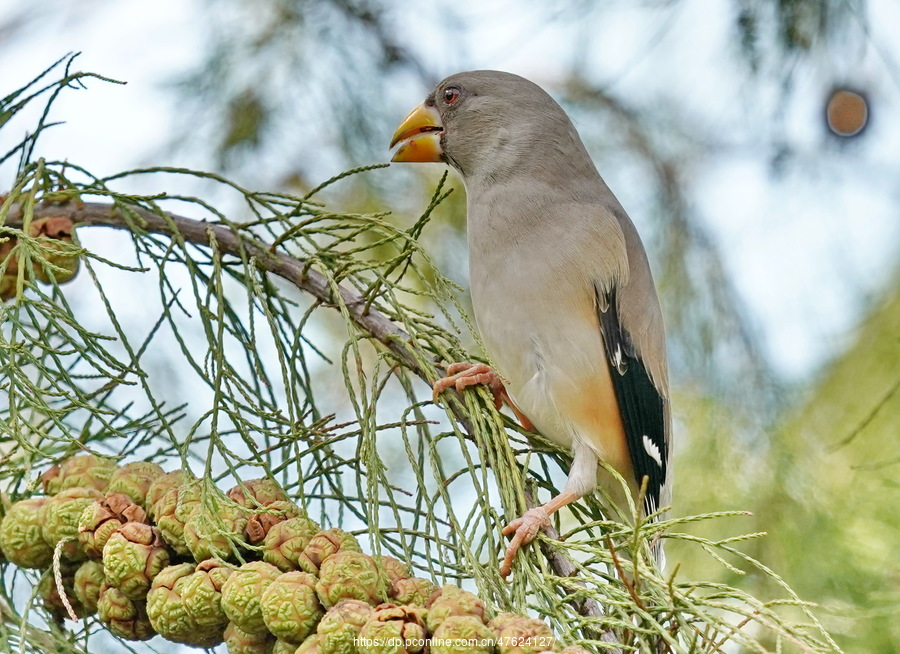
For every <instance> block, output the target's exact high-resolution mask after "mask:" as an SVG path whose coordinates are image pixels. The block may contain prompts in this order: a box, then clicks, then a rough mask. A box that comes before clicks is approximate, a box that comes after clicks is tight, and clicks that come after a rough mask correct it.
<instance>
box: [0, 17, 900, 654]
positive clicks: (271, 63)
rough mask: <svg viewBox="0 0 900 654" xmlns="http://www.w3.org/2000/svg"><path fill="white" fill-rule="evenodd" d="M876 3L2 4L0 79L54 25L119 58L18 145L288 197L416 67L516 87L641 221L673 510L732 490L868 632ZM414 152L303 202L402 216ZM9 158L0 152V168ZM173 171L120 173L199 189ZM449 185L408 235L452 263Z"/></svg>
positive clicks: (19, 74) (853, 640) (397, 103)
mask: <svg viewBox="0 0 900 654" xmlns="http://www.w3.org/2000/svg"><path fill="white" fill-rule="evenodd" d="M898 28H900V3H898V2H897V1H896V0H868V1H866V0H719V1H718V2H709V1H705V0H643V1H640V2H634V1H633V0H628V1H626V0H618V1H615V0H613V1H608V2H591V1H588V0H582V1H578V0H573V1H571V2H568V3H541V2H537V1H520V2H511V1H501V0H481V1H479V2H470V1H468V0H456V1H454V2H444V1H435V2H429V3H425V2H416V3H411V2H407V3H397V2H391V1H390V0H252V1H251V0H231V1H230V2H222V1H216V0H158V1H156V2H153V3H127V2H113V1H112V0H81V1H79V2H73V1H71V0H68V1H66V0H6V2H5V3H3V5H2V6H0V70H2V71H3V73H2V75H0V80H2V86H3V88H2V89H0V93H6V92H9V91H12V90H13V89H15V88H18V87H20V86H22V85H24V84H25V83H27V82H28V81H29V80H31V79H32V78H33V77H34V76H35V75H36V74H37V73H38V72H39V71H41V70H43V69H44V68H46V67H47V66H49V65H50V64H51V63H52V62H53V61H55V60H57V59H59V58H60V57H62V56H63V55H65V54H66V53H67V52H72V51H80V52H82V53H83V54H82V55H81V57H80V58H79V59H78V61H77V67H78V68H79V69H81V70H90V71H94V72H97V73H100V74H102V75H105V76H108V77H111V78H114V79H117V80H121V81H124V82H127V84H126V85H125V86H118V85H112V84H103V83H100V82H91V83H90V91H89V92H87V93H67V94H64V95H63V96H62V97H61V99H60V101H59V103H58V105H57V106H56V107H55V110H54V115H55V116H57V117H63V118H64V119H65V121H66V123H65V124H63V125H60V126H57V127H55V128H54V129H52V130H50V131H48V132H47V134H46V135H45V136H44V137H43V140H42V141H41V143H40V146H39V151H38V154H41V155H45V156H47V157H49V158H54V159H71V160H73V161H77V163H78V164H79V165H81V166H84V167H85V168H87V169H89V170H91V171H92V172H93V173H94V174H95V175H98V176H103V175H110V174H113V173H117V172H120V171H123V170H126V169H132V168H138V167H142V166H148V165H171V166H184V167H192V168H198V169H204V170H212V171H216V172H220V173H222V174H224V175H227V176H228V177H230V178H231V179H233V180H235V181H236V182H237V183H239V184H241V185H242V186H244V187H249V188H258V189H278V190H287V191H290V192H298V193H301V194H302V193H304V192H306V191H307V190H309V189H311V188H313V187H315V186H317V185H318V184H319V183H321V182H322V181H324V180H326V179H328V178H330V177H332V176H334V175H336V174H338V173H340V172H342V171H344V170H346V169H349V168H353V167H356V166H362V165H368V164H372V163H379V162H384V161H386V160H387V159H388V157H389V153H388V151H387V143H388V141H389V140H390V135H391V133H392V132H393V130H394V128H395V126H396V125H397V124H398V123H399V121H400V120H401V119H402V117H403V116H404V115H405V114H406V113H407V112H408V110H409V109H411V108H412V107H413V106H415V105H416V104H418V103H419V102H420V101H421V100H422V99H423V98H424V96H425V94H426V93H427V92H428V91H429V90H430V88H431V87H432V86H433V84H434V83H435V82H437V81H438V80H440V79H441V78H443V77H445V76H446V75H449V74H452V73H455V72H458V71H461V70H466V69H476V68H493V69H502V70H507V71H511V72H515V73H518V74H520V75H523V76H525V77H528V78H530V79H532V80H534V81H535V82H537V83H539V84H541V85H542V86H544V87H545V88H546V89H547V90H548V91H549V92H550V93H551V94H552V95H553V96H554V97H555V98H557V99H558V100H559V101H560V102H561V103H562V104H563V105H564V106H565V107H566V109H567V111H568V112H569V114H570V115H571V116H572V117H573V119H574V121H575V123H576V126H577V127H578V129H579V131H580V133H581V135H582V137H583V138H584V140H585V142H586V144H587V146H588V149H589V150H590V152H591V153H592V155H593V157H594V160H595V162H596V164H597V166H598V168H599V170H600V172H601V174H602V175H603V176H604V177H605V179H606V181H607V182H608V184H609V185H610V187H611V188H612V189H613V190H614V192H615V193H616V194H617V196H618V197H619V199H620V200H621V201H622V203H623V205H624V206H625V207H626V209H627V210H628V212H629V213H630V215H631V217H632V219H633V220H634V222H635V223H636V224H637V226H638V229H639V230H640V232H641V233H642V235H643V237H644V240H645V242H646V244H647V246H648V250H649V253H650V259H651V262H652V265H653V268H654V273H655V276H656V279H657V283H658V285H659V287H660V290H661V295H662V301H663V304H664V311H665V315H666V320H667V329H668V333H669V339H670V343H671V360H672V364H671V367H672V376H673V386H674V406H675V415H676V420H677V438H678V443H677V460H676V464H675V465H676V497H675V505H674V510H675V512H676V513H677V514H679V515H685V514H691V513H702V512H709V511H717V510H725V509H748V510H750V511H752V512H753V514H754V515H753V517H752V518H750V519H745V520H744V521H742V522H741V523H740V524H739V525H735V529H736V531H766V532H768V533H769V536H768V537H767V538H765V539H762V540H759V541H755V542H754V543H753V544H752V545H748V546H747V547H748V548H749V549H750V551H751V552H753V553H754V555H755V556H757V557H758V558H760V559H761V560H762V561H764V562H765V563H766V565H768V566H769V567H771V568H773V569H775V570H776V571H778V572H780V573H781V574H783V576H784V578H785V580H786V581H787V582H788V583H790V584H791V585H793V586H794V588H795V589H796V590H797V591H798V592H799V594H800V595H801V596H802V597H803V598H805V599H808V600H810V601H813V602H819V603H821V604H822V605H824V606H825V607H826V611H825V613H826V615H825V618H826V624H827V625H828V626H829V627H830V628H831V629H833V630H834V631H836V632H837V633H838V634H839V636H840V638H839V640H840V642H841V643H842V644H844V645H845V646H846V647H847V649H848V651H858V652H895V651H897V646H896V643H897V642H900V564H898V561H900V508H898V507H900V484H898V473H900V393H898V388H900V265H898V253H900V184H898V182H900V157H898V155H897V152H898V151H900V129H898V122H900V121H898V119H900V41H898V40H897V37H896V35H897V32H898ZM37 117H38V116H37V115H35V116H34V120H35V121H36V120H37ZM53 117H54V116H51V118H53ZM22 124H23V125H25V124H27V120H26V121H23V122H22ZM14 136H15V137H17V138H21V136H22V134H21V133H20V134H15V135H14V134H12V133H8V134H7V133H5V138H13V137H14ZM2 145H5V144H0V146H2ZM9 147H11V145H8V146H7V147H0V151H5V150H6V149H8V148H9ZM422 168H426V169H428V170H425V171H423V170H421V169H422ZM440 168H441V167H439V166H427V167H404V166H402V165H400V166H398V165H394V166H392V167H390V168H388V169H382V170H377V171H373V172H370V173H366V174H364V175H358V176H354V177H352V178H350V179H348V180H347V181H345V182H343V183H340V184H338V185H335V186H334V187H332V188H331V189H330V190H329V191H328V193H327V194H326V195H325V196H324V199H327V201H328V203H329V205H330V206H331V207H332V208H334V209H335V210H338V209H339V210H341V211H382V210H390V211H392V212H393V214H392V218H391V219H392V220H395V221H397V222H398V224H401V225H404V226H408V225H409V224H411V223H412V221H413V220H415V217H416V216H417V215H418V213H419V212H421V210H422V209H423V208H424V206H426V204H427V199H428V197H429V196H430V194H431V192H432V190H433V187H434V184H435V182H436V180H437V179H438V178H439V176H440V174H441V172H442V171H441V170H440ZM13 173H14V162H8V163H7V164H6V165H5V166H4V167H0V177H2V179H4V180H7V181H5V182H3V184H8V183H9V180H11V179H12V176H13ZM181 183H182V184H183V187H181V188H177V189H172V188H168V187H167V188H165V189H161V188H159V187H158V185H156V184H155V183H154V182H153V180H152V179H147V180H130V181H128V182H127V185H126V186H125V187H123V188H122V189H120V190H124V191H132V192H135V193H151V192H157V191H161V190H166V191H168V192H170V193H174V192H178V193H182V194H188V195H191V194H192V195H201V196H202V195H204V193H205V192H207V191H208V190H209V189H207V188H204V185H203V182H202V180H198V181H196V182H181ZM451 185H452V186H455V187H457V189H458V191H457V192H456V193H454V195H453V196H452V198H451V200H450V201H448V202H447V203H445V204H444V205H442V206H441V208H440V209H439V217H438V219H437V220H435V221H433V222H432V223H431V224H430V225H429V226H428V229H427V230H426V231H425V232H424V233H423V236H422V239H423V241H424V243H425V246H426V248H427V249H428V250H429V251H430V252H431V253H432V256H433V257H434V259H435V260H436V262H437V264H438V267H439V268H440V269H441V270H442V271H443V272H444V273H445V274H446V275H448V276H449V277H451V278H452V279H453V280H455V281H456V282H458V283H459V284H461V285H462V286H463V287H465V285H466V283H467V280H466V274H467V273H466V264H465V261H466V257H465V237H464V222H465V220H464V201H463V200H464V190H463V188H462V184H461V183H460V182H459V180H458V179H456V178H454V177H452V176H451ZM0 190H2V189H0ZM226 201H227V200H226ZM98 231H102V230H98ZM86 238H89V239H97V240H96V242H94V241H92V242H90V243H86V245H87V246H88V247H89V248H90V249H92V250H93V249H95V248H96V249H98V250H102V249H103V248H111V247H115V244H116V241H115V239H116V238H117V237H116V236H115V235H110V234H96V235H95V234H91V235H90V236H88V237H86ZM76 283H78V282H77V280H76ZM151 285H152V286H153V287H155V282H151ZM133 297H134V298H135V299H134V300H133V301H134V304H135V307H134V316H133V319H134V320H135V321H136V322H140V321H141V320H142V316H141V307H140V305H141V302H140V299H139V298H140V293H139V292H136V293H135V294H134V296H133ZM160 365H165V364H160ZM173 386H174V387H175V388H174V389H173V390H172V393H173V394H174V393H177V392H178V390H177V384H175V385H173ZM751 523H752V524H751ZM714 528H715V529H717V530H718V529H721V526H720V524H719V522H718V521H716V523H715V527H714ZM702 529H703V528H698V530H700V531H702ZM705 535H707V536H710V535H715V534H708V533H707V534H705ZM725 536H727V534H720V537H725ZM669 558H670V561H678V562H680V563H681V565H682V570H683V572H684V574H687V575H691V576H693V577H696V578H698V579H710V580H723V581H727V582H728V583H733V584H740V585H741V586H742V587H745V588H748V590H750V591H751V592H757V593H762V594H765V591H766V589H765V588H758V587H754V584H762V583H765V582H763V581H762V580H754V579H745V580H738V579H736V578H730V576H729V573H728V572H727V571H722V570H723V569H721V568H714V569H713V568H711V567H710V565H709V560H703V561H700V560H693V559H692V558H691V557H690V556H686V557H679V555H678V553H677V552H675V553H672V554H671V555H670V557H669Z"/></svg>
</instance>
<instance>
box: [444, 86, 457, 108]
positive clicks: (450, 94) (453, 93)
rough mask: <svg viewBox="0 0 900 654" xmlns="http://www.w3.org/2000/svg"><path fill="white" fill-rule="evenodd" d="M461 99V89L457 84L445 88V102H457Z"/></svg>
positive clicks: (448, 103)
mask: <svg viewBox="0 0 900 654" xmlns="http://www.w3.org/2000/svg"><path fill="white" fill-rule="evenodd" d="M457 100H459V89H458V88H456V87H455V86H448V87H447V88H445V89H444V104H447V105H450V104H456V101H457Z"/></svg>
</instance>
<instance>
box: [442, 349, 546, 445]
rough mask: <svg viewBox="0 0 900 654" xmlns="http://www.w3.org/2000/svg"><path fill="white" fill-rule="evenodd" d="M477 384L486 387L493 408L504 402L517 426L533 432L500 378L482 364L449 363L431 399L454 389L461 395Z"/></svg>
mask: <svg viewBox="0 0 900 654" xmlns="http://www.w3.org/2000/svg"><path fill="white" fill-rule="evenodd" d="M478 384H483V385H485V386H487V387H488V390H489V391H490V392H491V395H493V396H494V406H495V407H496V408H497V409H499V408H501V407H502V406H503V403H504V402H506V403H507V404H509V406H510V407H511V408H512V410H513V413H515V414H516V418H518V420H519V424H521V425H522V427H523V428H525V429H527V430H529V431H534V424H532V422H531V421H530V420H529V419H528V417H527V416H526V415H525V414H524V413H522V412H521V411H519V408H518V407H517V406H516V405H515V404H513V401H512V400H511V399H510V397H509V393H508V392H507V391H506V388H505V387H504V386H503V381H502V380H501V379H500V376H499V375H498V374H497V373H496V372H494V370H493V368H491V367H490V366H488V365H485V364H483V363H451V364H450V365H449V366H447V376H446V377H443V378H442V379H438V380H437V381H436V382H435V383H434V386H433V387H432V398H433V399H434V401H435V402H437V398H438V395H440V394H441V393H443V392H444V391H445V390H447V389H448V388H455V389H456V390H457V391H458V392H460V393H462V392H463V391H464V390H465V389H466V388H468V387H469V386H476V385H478Z"/></svg>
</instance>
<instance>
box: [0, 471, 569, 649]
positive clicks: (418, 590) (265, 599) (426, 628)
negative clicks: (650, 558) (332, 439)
mask: <svg viewBox="0 0 900 654" xmlns="http://www.w3.org/2000/svg"><path fill="white" fill-rule="evenodd" d="M41 481H42V484H43V489H44V493H45V496H44V497H32V498H27V499H23V500H20V501H19V502H16V503H15V504H13V505H12V506H10V507H9V508H8V509H7V511H6V513H5V516H4V517H3V520H2V522H0V552H2V554H3V556H4V557H5V558H6V559H7V560H8V561H9V562H11V563H13V564H15V565H17V566H19V567H21V568H30V569H37V570H44V571H45V572H44V575H43V577H42V578H41V581H40V584H39V587H38V591H37V595H38V597H40V598H41V601H42V602H43V605H44V607H45V609H46V610H47V611H48V612H50V613H51V614H52V616H53V617H54V619H56V620H57V621H60V622H61V621H62V620H64V619H66V618H71V617H72V616H74V617H75V618H76V619H82V618H84V617H87V616H91V615H95V614H96V615H97V618H98V619H99V621H100V622H101V623H102V624H103V625H105V626H106V627H107V628H108V629H109V630H110V631H111V632H112V633H113V634H115V635H116V636H118V637H119V638H123V639H126V640H147V639H149V638H152V637H153V636H155V635H159V636H161V637H163V638H165V639H167V640H169V641H172V642H175V643H181V644H184V645H190V646H194V647H200V648H209V647H214V646H216V645H218V644H219V643H222V642H225V643H226V644H227V647H228V651H229V652H230V653H231V654H356V653H359V654H388V653H390V654H405V653H415V652H431V653H433V654H456V653H462V652H475V653H476V654H478V653H483V654H539V653H541V652H551V651H559V650H556V649H555V645H556V642H555V639H554V638H553V634H552V632H551V630H550V628H549V627H548V626H547V625H546V624H545V623H544V622H542V621H540V620H535V619H532V618H527V617H525V616H521V615H516V614H509V613H501V614H499V615H497V616H495V617H494V618H493V619H488V618H489V615H488V613H489V611H488V609H487V607H486V605H485V603H484V602H483V601H482V600H481V599H480V598H478V597H477V596H476V595H474V594H472V593H470V592H468V591H465V590H462V589H460V588H457V587H455V586H444V587H443V588H437V587H436V586H435V585H434V584H433V583H431V582H430V581H428V580H427V579H423V578H420V577H415V576H413V574H412V573H411V571H410V570H409V568H408V567H407V566H406V565H405V564H403V563H401V562H400V561H398V560H397V559H394V558H391V557H387V556H385V557H380V559H379V560H377V561H376V559H374V558H373V557H371V556H369V555H367V554H365V553H363V552H362V548H361V547H360V544H359V542H358V541H357V540H356V538H355V537H354V536H353V535H352V534H349V533H347V532H345V531H342V530H341V529H324V530H323V529H321V528H320V527H319V525H318V524H316V523H315V522H314V521H313V520H311V519H310V518H309V517H308V516H307V515H306V513H305V511H304V510H303V509H302V508H301V507H299V506H297V505H296V504H295V503H293V502H292V501H291V499H290V498H289V497H288V495H287V494H286V493H285V491H284V490H283V489H282V488H281V487H280V486H279V485H278V484H276V483H275V482H273V481H272V480H269V479H257V480H251V481H244V482H241V483H240V484H238V485H237V486H235V487H234V488H232V489H231V490H230V491H229V492H228V493H224V494H223V493H221V492H219V491H218V489H216V488H215V487H214V486H212V485H211V484H209V483H208V482H204V481H202V480H197V479H195V478H194V476H193V475H191V473H190V472H188V471H184V470H179V471H175V472H169V473H165V472H163V470H162V468H160V467H159V466H158V465H156V464H154V463H149V462H144V461H140V462H134V463H128V464H125V465H122V466H119V465H118V464H117V463H116V462H115V461H113V460H112V459H105V458H101V457H98V456H94V455H90V454H87V455H78V456H74V457H72V458H70V459H67V460H66V461H64V462H62V463H61V464H60V465H58V466H53V467H52V468H51V469H50V470H48V471H47V472H45V473H44V475H43V476H42V478H41ZM54 553H56V554H57V555H58V556H59V561H60V563H59V566H58V567H57V569H56V570H53V569H52V568H51V566H52V565H53V559H54ZM57 578H59V579H60V580H61V583H59V582H58V581H57ZM562 651H564V652H568V653H569V654H577V652H583V651H584V650H577V649H572V648H569V649H566V650H562Z"/></svg>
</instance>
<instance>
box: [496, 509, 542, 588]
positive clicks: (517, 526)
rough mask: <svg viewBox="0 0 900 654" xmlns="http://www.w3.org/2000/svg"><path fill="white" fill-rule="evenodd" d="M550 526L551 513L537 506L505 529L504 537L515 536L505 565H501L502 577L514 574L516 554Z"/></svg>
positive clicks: (504, 558)
mask: <svg viewBox="0 0 900 654" xmlns="http://www.w3.org/2000/svg"><path fill="white" fill-rule="evenodd" d="M548 524H550V512H549V511H547V509H545V508H544V507H543V506H536V507H534V508H533V509H529V510H528V511H526V512H525V515H523V516H522V517H521V518H516V519H515V520H513V521H512V522H510V523H509V524H508V525H506V526H505V527H504V528H503V535H504V536H509V535H510V534H514V535H513V539H512V541H511V542H510V544H509V547H507V548H506V556H504V557H503V563H502V564H501V565H500V576H501V577H503V578H504V579H505V578H506V577H508V576H509V573H510V572H512V563H513V559H515V558H516V552H518V551H519V548H520V547H522V546H523V545H527V544H528V543H530V542H531V541H533V540H534V539H535V537H536V536H537V535H538V532H539V531H540V530H541V529H542V528H543V527H545V526H546V525H548Z"/></svg>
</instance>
